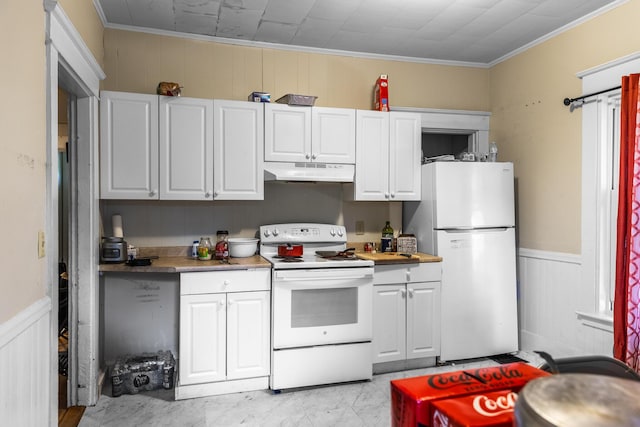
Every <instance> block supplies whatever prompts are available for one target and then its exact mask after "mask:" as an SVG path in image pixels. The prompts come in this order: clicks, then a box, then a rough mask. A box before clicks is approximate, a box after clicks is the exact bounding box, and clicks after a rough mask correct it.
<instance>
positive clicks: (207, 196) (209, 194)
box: [204, 191, 211, 199]
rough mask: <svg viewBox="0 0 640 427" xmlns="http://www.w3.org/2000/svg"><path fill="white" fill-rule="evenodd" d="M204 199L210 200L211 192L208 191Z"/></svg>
mask: <svg viewBox="0 0 640 427" xmlns="http://www.w3.org/2000/svg"><path fill="white" fill-rule="evenodd" d="M204 197H205V198H207V199H208V198H209V197H211V192H210V191H207V192H206V193H204Z"/></svg>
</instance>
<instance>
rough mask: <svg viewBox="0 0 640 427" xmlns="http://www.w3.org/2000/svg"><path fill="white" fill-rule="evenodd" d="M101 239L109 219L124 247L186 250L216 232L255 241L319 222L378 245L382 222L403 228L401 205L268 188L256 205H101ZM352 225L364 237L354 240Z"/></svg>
mask: <svg viewBox="0 0 640 427" xmlns="http://www.w3.org/2000/svg"><path fill="white" fill-rule="evenodd" d="M100 211H101V218H102V225H103V230H104V231H103V235H104V236H111V235H112V225H111V216H112V215H114V214H119V215H121V217H122V224H123V231H124V238H125V240H126V241H127V243H128V244H132V245H134V246H137V247H147V246H186V245H190V244H191V242H192V241H194V240H198V239H199V238H200V237H201V236H210V237H213V238H215V235H216V230H228V231H229V235H230V236H231V237H254V236H255V235H256V233H257V231H258V228H259V227H260V226H261V225H263V224H277V223H284V222H318V223H328V224H340V225H344V226H345V227H346V229H347V239H348V240H349V241H354V242H365V241H377V240H379V239H380V230H381V229H382V227H383V226H384V223H385V221H387V220H390V221H391V225H392V226H393V228H394V229H395V230H400V228H401V225H402V224H401V218H402V203H400V202H391V203H388V202H345V201H343V194H342V185H340V184H335V183H267V184H265V197H264V200H260V201H213V202H190V201H146V200H102V201H101V203H100ZM356 221H364V234H358V235H356V226H355V224H356Z"/></svg>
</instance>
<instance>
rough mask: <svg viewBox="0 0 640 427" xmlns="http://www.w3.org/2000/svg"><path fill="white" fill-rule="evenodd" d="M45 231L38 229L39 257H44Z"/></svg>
mask: <svg viewBox="0 0 640 427" xmlns="http://www.w3.org/2000/svg"><path fill="white" fill-rule="evenodd" d="M44 244H45V243H44V231H38V258H44Z"/></svg>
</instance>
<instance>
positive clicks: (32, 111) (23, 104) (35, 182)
mask: <svg viewBox="0 0 640 427" xmlns="http://www.w3.org/2000/svg"><path fill="white" fill-rule="evenodd" d="M44 22H45V20H44V9H43V7H42V2H37V1H36V2H34V1H27V2H25V1H22V0H5V1H2V2H0V40H1V41H0V45H1V47H0V51H1V52H2V55H3V57H4V58H5V60H3V61H2V67H0V80H1V81H3V82H7V84H6V85H5V88H4V90H3V98H4V102H3V103H2V104H1V105H0V128H1V129H2V130H3V143H2V144H0V171H2V172H1V174H2V178H3V179H1V180H0V189H1V190H0V194H2V197H3V200H4V203H3V204H2V208H0V217H1V218H2V222H1V223H0V232H1V233H2V236H4V238H5V239H6V240H5V241H6V242H11V243H10V244H7V245H2V247H1V248H0V260H2V261H0V262H1V263H2V264H1V265H2V266H3V271H4V274H5V278H4V279H3V280H1V281H0V293H1V294H2V298H0V324H2V323H3V322H5V321H7V320H8V319H10V318H12V317H13V316H15V315H16V314H17V313H18V312H20V311H21V310H23V309H25V308H26V307H28V306H29V305H31V304H33V303H34V302H35V301H37V300H39V299H41V298H42V297H44V296H45V294H46V281H45V277H44V275H45V269H46V264H45V259H44V258H38V251H37V247H38V246H37V242H38V231H39V230H44V225H45V207H44V206H45V204H44V202H45V183H46V181H45V170H46V150H45V143H44V141H45V136H46V133H45V121H46V119H45V102H46V100H45V77H44V71H45V46H44V30H45V29H44ZM7 58H11V60H7Z"/></svg>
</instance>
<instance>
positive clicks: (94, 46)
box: [58, 0, 104, 67]
mask: <svg viewBox="0 0 640 427" xmlns="http://www.w3.org/2000/svg"><path fill="white" fill-rule="evenodd" d="M58 3H59V4H60V6H62V9H63V10H64V12H65V13H66V14H67V16H68V17H69V19H70V20H71V22H72V23H73V26H74V27H75V28H76V30H78V33H80V36H81V37H82V40H84V43H85V44H86V45H87V47H88V48H89V50H90V51H91V53H92V54H93V56H94V58H95V59H96V61H97V62H98V64H99V65H100V66H101V67H103V65H104V47H103V33H104V27H103V26H102V21H100V17H99V16H98V13H97V12H96V8H95V7H94V6H93V1H91V0H58Z"/></svg>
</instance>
